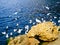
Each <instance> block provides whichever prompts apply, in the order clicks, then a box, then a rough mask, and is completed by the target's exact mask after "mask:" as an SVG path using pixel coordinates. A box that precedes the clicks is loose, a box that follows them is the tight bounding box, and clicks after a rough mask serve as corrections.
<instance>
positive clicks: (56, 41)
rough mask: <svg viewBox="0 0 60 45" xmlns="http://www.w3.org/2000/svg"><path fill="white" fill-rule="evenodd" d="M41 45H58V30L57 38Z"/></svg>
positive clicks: (59, 39) (59, 40)
mask: <svg viewBox="0 0 60 45" xmlns="http://www.w3.org/2000/svg"><path fill="white" fill-rule="evenodd" d="M42 45H60V32H59V36H58V39H56V40H54V41H52V42H44V43H43V44H42Z"/></svg>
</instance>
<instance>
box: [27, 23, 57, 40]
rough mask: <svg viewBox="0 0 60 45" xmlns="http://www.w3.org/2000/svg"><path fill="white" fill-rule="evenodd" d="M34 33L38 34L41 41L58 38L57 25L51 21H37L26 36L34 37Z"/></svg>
mask: <svg viewBox="0 0 60 45" xmlns="http://www.w3.org/2000/svg"><path fill="white" fill-rule="evenodd" d="M35 35H38V36H39V39H41V40H43V41H53V40H55V39H57V38H58V26H56V25H54V24H53V23H52V22H44V23H39V24H37V25H35V26H32V28H31V30H30V31H29V32H28V34H27V36H28V37H35Z"/></svg>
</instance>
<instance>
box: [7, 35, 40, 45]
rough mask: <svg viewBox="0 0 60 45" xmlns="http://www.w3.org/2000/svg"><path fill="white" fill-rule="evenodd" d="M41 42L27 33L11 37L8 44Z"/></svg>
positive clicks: (35, 44)
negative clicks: (29, 36)
mask: <svg viewBox="0 0 60 45" xmlns="http://www.w3.org/2000/svg"><path fill="white" fill-rule="evenodd" d="M39 43H40V42H39V41H38V40H37V39H35V38H28V37H27V36H26V35H20V36H17V37H15V38H14V39H11V40H10V42H9V43H8V45H38V44H39Z"/></svg>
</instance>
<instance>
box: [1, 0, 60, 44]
mask: <svg viewBox="0 0 60 45" xmlns="http://www.w3.org/2000/svg"><path fill="white" fill-rule="evenodd" d="M37 20H39V21H37ZM40 21H41V22H44V21H52V22H54V24H56V25H58V26H60V1H59V0H0V45H7V44H6V39H7V38H9V37H14V36H17V35H21V34H25V33H26V32H28V30H29V29H30V28H31V26H33V25H35V24H37V23H38V22H40Z"/></svg>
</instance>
